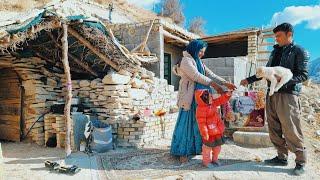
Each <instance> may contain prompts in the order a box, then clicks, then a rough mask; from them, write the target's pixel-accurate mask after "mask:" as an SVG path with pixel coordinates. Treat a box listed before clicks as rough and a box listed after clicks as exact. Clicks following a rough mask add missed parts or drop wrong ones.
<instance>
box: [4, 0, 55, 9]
mask: <svg viewBox="0 0 320 180" xmlns="http://www.w3.org/2000/svg"><path fill="white" fill-rule="evenodd" d="M48 2H50V0H2V1H1V2H0V10H1V11H26V10H29V9H32V8H35V7H41V6H43V5H45V4H46V3H48Z"/></svg>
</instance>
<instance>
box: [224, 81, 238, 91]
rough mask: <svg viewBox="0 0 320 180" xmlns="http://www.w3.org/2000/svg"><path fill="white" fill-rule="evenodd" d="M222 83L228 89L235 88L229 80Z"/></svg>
mask: <svg viewBox="0 0 320 180" xmlns="http://www.w3.org/2000/svg"><path fill="white" fill-rule="evenodd" d="M223 85H224V86H226V87H227V88H228V89H230V90H232V91H234V90H235V89H237V87H236V86H235V85H234V84H232V83H230V82H225V83H223Z"/></svg>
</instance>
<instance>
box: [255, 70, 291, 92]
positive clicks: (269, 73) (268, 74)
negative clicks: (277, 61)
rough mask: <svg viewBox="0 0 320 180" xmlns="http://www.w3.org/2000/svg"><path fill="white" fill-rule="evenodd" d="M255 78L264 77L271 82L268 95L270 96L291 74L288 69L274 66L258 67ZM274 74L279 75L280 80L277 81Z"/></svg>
mask: <svg viewBox="0 0 320 180" xmlns="http://www.w3.org/2000/svg"><path fill="white" fill-rule="evenodd" d="M256 76H257V78H264V79H267V80H269V81H270V82H271V85H270V92H269V96H272V95H273V94H274V92H278V90H279V89H280V88H281V87H282V86H283V85H284V84H286V83H287V82H288V81H289V80H290V79H291V78H292V76H293V74H292V72H291V70H290V69H287V68H284V67H281V66H275V67H262V66H261V67H258V68H257V73H256ZM276 76H278V77H280V78H281V80H280V82H278V81H277V78H276Z"/></svg>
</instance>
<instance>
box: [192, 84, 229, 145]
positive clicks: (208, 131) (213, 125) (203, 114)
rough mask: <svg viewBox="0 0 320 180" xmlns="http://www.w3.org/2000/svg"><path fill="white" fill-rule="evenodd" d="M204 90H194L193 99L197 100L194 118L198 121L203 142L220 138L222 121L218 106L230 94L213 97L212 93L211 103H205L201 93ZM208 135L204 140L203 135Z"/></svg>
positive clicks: (223, 102) (222, 127)
mask: <svg viewBox="0 0 320 180" xmlns="http://www.w3.org/2000/svg"><path fill="white" fill-rule="evenodd" d="M204 91H205V90H196V91H195V99H196V102H197V109H196V119H197V122H198V126H199V130H200V134H201V137H202V141H203V142H214V140H216V139H217V138H221V136H222V135H223V132H224V129H225V127H224V123H223V121H222V120H221V118H220V114H219V113H218V106H220V105H222V104H225V103H226V102H228V100H229V99H230V97H231V96H229V95H227V94H223V95H221V96H220V97H218V98H216V99H214V98H213V97H212V95H210V96H209V97H210V98H211V104H206V103H205V102H204V101H203V100H202V99H201V95H202V93H203V92H204ZM207 136H209V139H208V140H206V139H205V137H207Z"/></svg>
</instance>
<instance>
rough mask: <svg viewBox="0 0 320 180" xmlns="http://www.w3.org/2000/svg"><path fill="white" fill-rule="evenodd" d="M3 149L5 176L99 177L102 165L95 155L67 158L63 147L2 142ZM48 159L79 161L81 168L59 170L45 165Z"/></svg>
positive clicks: (37, 179)
mask: <svg viewBox="0 0 320 180" xmlns="http://www.w3.org/2000/svg"><path fill="white" fill-rule="evenodd" d="M1 149H2V157H3V159H2V163H1V164H0V170H1V171H0V172H1V173H0V175H1V174H2V179H4V180H11V179H12V180H22V179H23V180H24V179H25V180H44V179H45V180H47V179H53V180H58V179H64V180H67V179H77V180H80V179H84V180H86V179H99V178H98V171H99V169H98V165H97V164H96V158H95V157H94V156H93V157H89V156H88V155H86V154H84V153H74V154H72V155H71V156H70V157H68V158H67V159H66V160H65V159H64V158H65V153H64V150H63V149H57V148H46V147H41V146H38V145H36V144H30V143H12V142H11V143H10V142H1ZM45 160H51V161H56V162H58V163H60V164H65V165H70V164H72V165H77V166H78V167H81V170H80V172H79V173H77V174H76V175H73V176H71V175H65V174H59V173H56V172H52V171H49V170H48V169H47V168H45V166H44V161H45ZM0 179H1V178H0Z"/></svg>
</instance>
